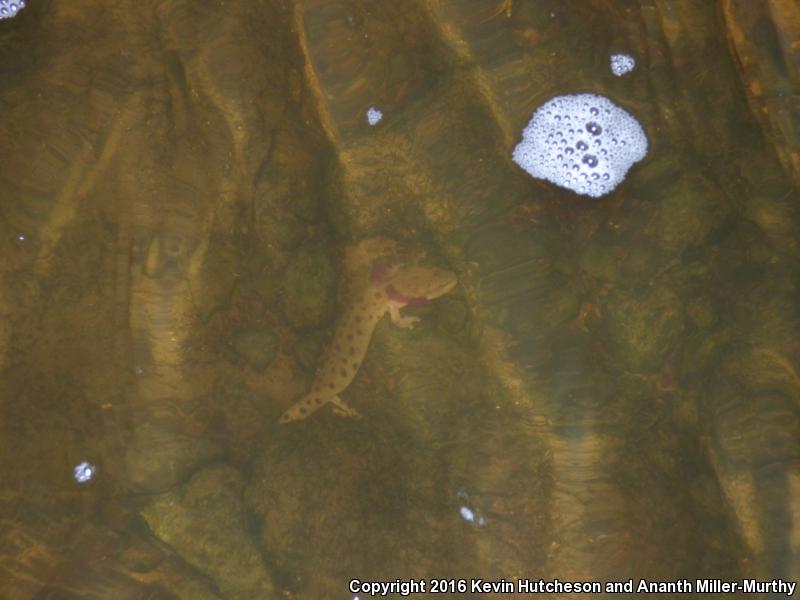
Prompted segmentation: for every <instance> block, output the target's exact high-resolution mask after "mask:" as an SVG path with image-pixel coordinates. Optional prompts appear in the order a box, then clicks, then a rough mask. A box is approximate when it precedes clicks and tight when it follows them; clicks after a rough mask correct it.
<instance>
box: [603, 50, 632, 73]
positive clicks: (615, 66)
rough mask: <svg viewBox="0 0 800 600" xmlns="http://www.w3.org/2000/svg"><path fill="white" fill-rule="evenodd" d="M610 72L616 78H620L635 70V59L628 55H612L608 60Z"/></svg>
mask: <svg viewBox="0 0 800 600" xmlns="http://www.w3.org/2000/svg"><path fill="white" fill-rule="evenodd" d="M608 64H609V66H610V67H611V72H612V73H613V74H614V75H616V76H617V77H622V76H623V75H625V74H626V73H630V72H631V71H633V70H634V69H635V68H636V59H635V58H633V57H632V56H631V55H630V54H612V55H611V58H609V59H608Z"/></svg>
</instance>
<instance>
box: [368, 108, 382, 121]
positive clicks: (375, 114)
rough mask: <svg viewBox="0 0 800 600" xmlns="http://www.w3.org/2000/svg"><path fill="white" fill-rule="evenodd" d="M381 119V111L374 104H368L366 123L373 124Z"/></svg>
mask: <svg viewBox="0 0 800 600" xmlns="http://www.w3.org/2000/svg"><path fill="white" fill-rule="evenodd" d="M381 119H383V113H382V112H381V111H380V110H378V109H377V108H375V107H374V106H370V107H369V110H367V123H369V124H370V125H373V126H374V125H377V124H378V123H380V122H381Z"/></svg>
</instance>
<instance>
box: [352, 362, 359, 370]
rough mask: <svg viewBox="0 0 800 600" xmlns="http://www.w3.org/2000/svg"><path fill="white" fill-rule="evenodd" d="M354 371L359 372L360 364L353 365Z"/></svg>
mask: <svg viewBox="0 0 800 600" xmlns="http://www.w3.org/2000/svg"><path fill="white" fill-rule="evenodd" d="M353 370H354V371H357V370H358V363H353Z"/></svg>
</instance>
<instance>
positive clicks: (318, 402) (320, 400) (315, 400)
mask: <svg viewBox="0 0 800 600" xmlns="http://www.w3.org/2000/svg"><path fill="white" fill-rule="evenodd" d="M314 404H322V398H320V397H319V396H317V397H316V398H314Z"/></svg>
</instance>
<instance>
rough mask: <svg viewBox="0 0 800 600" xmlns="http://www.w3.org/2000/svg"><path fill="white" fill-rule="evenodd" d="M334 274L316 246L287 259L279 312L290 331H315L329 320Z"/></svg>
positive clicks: (320, 248)
mask: <svg viewBox="0 0 800 600" xmlns="http://www.w3.org/2000/svg"><path fill="white" fill-rule="evenodd" d="M335 303H336V270H335V269H334V267H333V263H332V261H331V259H330V257H329V256H328V253H327V251H326V250H325V248H323V247H322V246H321V245H319V244H305V245H303V246H301V247H300V248H298V249H297V251H296V252H295V254H294V255H293V256H292V257H291V258H290V259H289V264H288V265H287V267H286V271H285V273H284V276H283V311H284V314H285V315H286V319H287V320H288V321H289V323H290V324H291V325H292V326H293V327H297V328H300V329H303V328H308V327H316V326H318V325H320V324H322V323H324V322H325V321H327V320H329V319H330V318H331V317H332V316H333V311H334V308H335Z"/></svg>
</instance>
